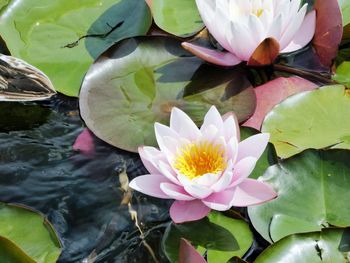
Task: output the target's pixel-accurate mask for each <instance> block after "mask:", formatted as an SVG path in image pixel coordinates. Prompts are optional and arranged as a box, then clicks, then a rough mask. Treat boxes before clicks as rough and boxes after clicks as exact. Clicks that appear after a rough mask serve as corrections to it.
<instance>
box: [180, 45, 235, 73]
mask: <svg viewBox="0 0 350 263" xmlns="http://www.w3.org/2000/svg"><path fill="white" fill-rule="evenodd" d="M181 45H182V47H183V48H184V49H186V50H188V51H189V52H191V53H192V54H194V55H195V56H197V57H199V58H201V59H203V60H205V61H207V62H209V63H213V64H216V65H220V66H226V67H229V66H235V65H237V64H239V63H241V60H240V59H239V58H237V57H236V56H235V55H234V54H232V53H230V52H221V51H217V50H213V49H209V48H205V47H200V46H196V45H193V44H191V43H188V42H183V43H182V44H181Z"/></svg>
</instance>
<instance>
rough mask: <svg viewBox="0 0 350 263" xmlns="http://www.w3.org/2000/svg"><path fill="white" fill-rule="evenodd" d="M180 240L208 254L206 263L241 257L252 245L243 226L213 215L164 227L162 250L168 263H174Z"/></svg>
mask: <svg viewBox="0 0 350 263" xmlns="http://www.w3.org/2000/svg"><path fill="white" fill-rule="evenodd" d="M181 238H185V239H187V240H189V241H191V243H192V244H193V245H195V246H198V250H199V251H201V252H204V251H205V250H208V251H207V257H208V262H209V263H216V262H220V263H224V262H227V261H228V260H229V259H230V258H232V257H234V256H242V255H243V254H244V253H245V252H246V251H247V250H248V249H249V248H250V246H251V245H252V243H253V235H252V232H251V231H250V229H249V225H248V224H247V223H246V222H244V221H243V220H239V219H233V218H229V217H226V216H224V215H223V214H221V213H219V212H216V211H212V212H211V213H210V214H209V215H208V217H207V218H204V219H202V220H199V221H195V222H189V223H185V224H173V223H172V224H171V225H169V226H168V228H167V229H166V231H165V234H164V237H163V241H162V246H163V249H164V252H165V254H166V256H167V257H168V258H169V260H170V261H171V262H177V260H178V251H179V244H180V239H181Z"/></svg>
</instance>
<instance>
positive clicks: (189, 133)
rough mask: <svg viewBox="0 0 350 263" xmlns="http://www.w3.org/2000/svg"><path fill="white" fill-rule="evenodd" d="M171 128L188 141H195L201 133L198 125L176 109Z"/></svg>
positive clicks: (171, 117) (171, 118) (173, 113)
mask: <svg viewBox="0 0 350 263" xmlns="http://www.w3.org/2000/svg"><path fill="white" fill-rule="evenodd" d="M170 128H171V129H172V130H174V131H176V132H177V133H178V134H179V135H180V136H182V137H185V138H187V139H188V140H191V141H192V140H195V139H196V138H198V137H199V136H200V135H201V133H200V131H199V129H198V127H197V125H196V124H195V123H194V122H193V121H192V120H191V118H190V117H189V116H188V115H187V114H186V113H184V112H183V111H182V110H180V109H178V108H176V107H174V108H173V109H172V111H171V115H170Z"/></svg>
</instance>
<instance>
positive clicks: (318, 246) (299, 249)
mask: <svg viewBox="0 0 350 263" xmlns="http://www.w3.org/2000/svg"><path fill="white" fill-rule="evenodd" d="M343 232H344V230H342V229H326V230H323V231H322V232H315V233H307V234H298V235H292V236H289V237H286V238H284V239H282V240H281V241H279V242H277V243H275V244H273V245H272V246H270V247H269V248H268V249H266V250H265V251H263V253H262V254H261V255H260V256H259V257H258V258H257V259H256V260H255V261H254V262H255V263H266V262H283V263H295V262H298V263H324V262H336V263H347V262H349V260H348V258H347V256H346V255H344V254H343V253H342V252H340V251H339V250H338V245H339V243H340V239H341V237H342V234H343Z"/></svg>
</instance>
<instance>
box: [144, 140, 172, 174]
mask: <svg viewBox="0 0 350 263" xmlns="http://www.w3.org/2000/svg"><path fill="white" fill-rule="evenodd" d="M138 151H139V155H140V157H141V161H142V163H143V165H144V166H145V167H146V169H147V171H148V172H149V173H151V174H159V169H158V168H157V164H156V163H157V162H159V161H160V160H163V161H166V158H165V157H164V154H163V153H162V152H161V151H159V150H158V149H156V148H154V147H149V146H145V147H139V149H138Z"/></svg>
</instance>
